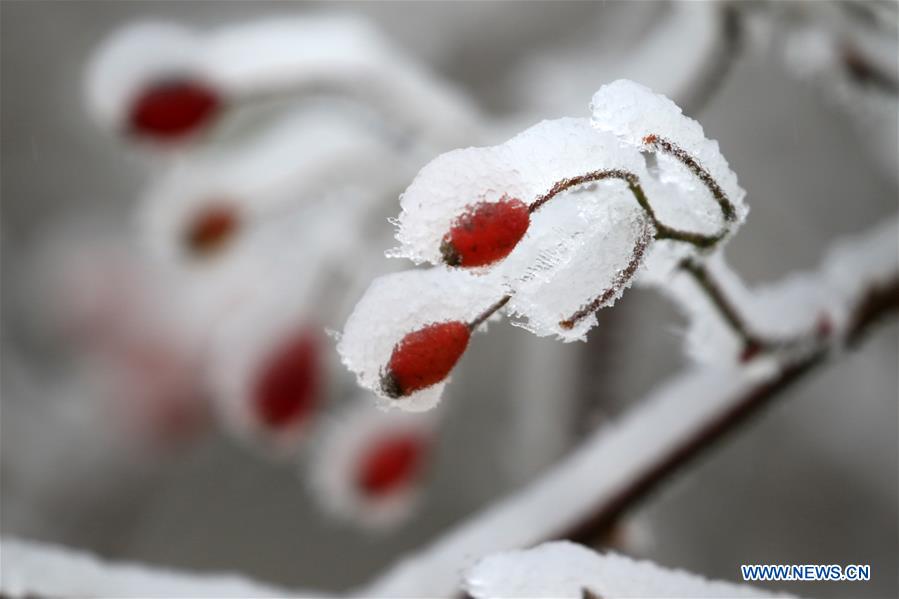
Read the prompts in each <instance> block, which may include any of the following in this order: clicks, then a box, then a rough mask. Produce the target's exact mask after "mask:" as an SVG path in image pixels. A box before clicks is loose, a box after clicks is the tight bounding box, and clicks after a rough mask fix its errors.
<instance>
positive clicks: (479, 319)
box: [468, 295, 512, 331]
mask: <svg viewBox="0 0 899 599" xmlns="http://www.w3.org/2000/svg"><path fill="white" fill-rule="evenodd" d="M510 299H512V296H511V295H504V296H503V297H501V298H500V299H499V301H497V302H496V303H495V304H493V305H492V306H490V307H489V308H487V309H486V310H484V311H483V312H481V313H480V314H478V315H477V316H476V317H475V319H474V320H472V321H471V322H469V323H468V330H470V331H474V330H475V329H476V328H478V327H479V326H481V325H482V324H484V322H486V321H487V319H488V318H490V317H491V316H493V315H494V314H496V312H497V311H498V310H499V309H500V308H502V307H503V306H505V305H506V304H508V303H509V300H510Z"/></svg>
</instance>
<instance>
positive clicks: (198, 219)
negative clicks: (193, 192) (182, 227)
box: [184, 205, 240, 255]
mask: <svg viewBox="0 0 899 599" xmlns="http://www.w3.org/2000/svg"><path fill="white" fill-rule="evenodd" d="M239 224H240V222H239V219H238V216H237V212H236V211H235V210H234V208H233V207H231V206H227V205H216V206H210V207H208V208H205V209H204V210H202V211H201V212H199V213H198V214H196V215H195V216H194V217H193V219H192V220H191V222H190V224H189V226H188V228H187V231H186V232H185V235H184V243H185V244H186V245H187V247H188V249H189V250H190V252H191V253H192V254H195V255H208V254H211V253H212V252H214V251H216V250H219V249H221V248H222V247H223V246H224V245H225V244H226V243H227V242H228V241H229V240H230V239H231V238H232V237H233V236H234V234H235V233H236V232H237V228H238V226H239Z"/></svg>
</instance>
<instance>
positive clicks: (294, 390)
mask: <svg viewBox="0 0 899 599" xmlns="http://www.w3.org/2000/svg"><path fill="white" fill-rule="evenodd" d="M319 386H320V372H319V355H318V343H317V339H316V337H315V335H314V334H311V333H310V332H308V331H303V332H301V333H299V334H297V335H295V336H294V337H292V338H290V339H288V340H287V341H286V342H285V343H283V344H282V345H281V346H280V347H278V348H277V349H276V350H275V351H274V352H272V354H271V355H270V356H269V357H268V360H266V362H265V364H264V366H263V368H262V372H261V373H260V375H259V377H258V378H257V379H256V382H255V386H254V393H253V402H254V406H253V407H254V411H255V413H256V416H257V417H258V418H259V420H260V421H261V422H262V423H263V424H265V425H266V426H269V427H271V428H273V429H278V428H282V427H287V426H290V425H292V424H296V423H298V422H300V421H302V420H304V419H306V418H308V417H309V416H310V414H311V412H312V410H313V408H314V407H315V403H316V400H317V399H318V392H319Z"/></svg>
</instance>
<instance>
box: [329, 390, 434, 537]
mask: <svg viewBox="0 0 899 599" xmlns="http://www.w3.org/2000/svg"><path fill="white" fill-rule="evenodd" d="M433 414H434V412H431V413H429V414H406V413H402V412H396V411H391V412H384V411H383V410H379V409H377V408H375V407H373V406H372V405H371V403H370V402H369V401H368V398H364V399H363V398H358V399H356V400H355V401H354V402H353V403H352V405H350V406H348V407H347V408H345V409H343V410H341V411H339V412H337V413H336V414H334V415H332V416H330V417H329V418H328V420H327V422H326V423H325V426H323V427H322V428H321V429H320V430H319V431H318V433H317V434H316V437H317V438H316V440H315V441H316V443H315V449H314V452H313V457H312V460H313V461H312V467H311V484H312V487H313V491H314V492H315V494H316V497H317V499H318V500H319V502H320V503H321V506H322V507H323V508H324V509H325V510H327V511H328V512H329V513H331V514H332V515H333V516H334V517H336V518H339V519H341V520H346V521H349V522H353V523H355V524H358V525H360V526H363V527H366V528H369V529H386V528H390V527H393V526H397V525H399V524H400V523H402V522H403V521H405V520H406V519H407V518H408V517H409V516H411V515H412V513H413V512H414V508H415V507H416V505H417V504H418V500H419V499H420V496H421V491H422V488H423V487H422V483H423V480H424V474H425V473H426V471H427V469H428V468H427V467H428V464H429V462H430V461H431V452H432V447H433V445H434V433H435V424H436V421H435V418H434V417H433Z"/></svg>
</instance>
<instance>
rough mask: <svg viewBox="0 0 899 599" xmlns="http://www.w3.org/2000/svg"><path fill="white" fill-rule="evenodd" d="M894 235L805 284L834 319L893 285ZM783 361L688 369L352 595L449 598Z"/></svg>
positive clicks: (885, 234)
mask: <svg viewBox="0 0 899 599" xmlns="http://www.w3.org/2000/svg"><path fill="white" fill-rule="evenodd" d="M896 234H897V223H896V219H895V218H894V219H891V221H890V222H889V223H887V224H884V225H881V226H880V227H878V228H876V229H875V230H874V231H873V232H871V234H870V235H867V236H862V237H860V238H859V239H857V240H855V241H852V242H847V243H846V244H845V245H842V246H841V247H840V249H838V250H837V251H835V252H834V254H833V255H831V256H830V257H829V258H827V260H826V261H825V262H824V264H823V265H822V266H821V268H820V269H819V270H818V272H817V274H812V275H808V276H809V277H813V278H814V279H815V280H816V281H818V283H817V284H818V285H820V286H822V287H823V288H826V289H830V290H831V292H834V291H836V294H835V295H834V297H832V298H831V299H829V300H827V301H828V304H829V305H830V306H831V307H832V308H839V310H836V311H835V312H836V313H839V314H847V313H849V312H851V303H852V302H855V301H858V300H859V298H860V297H861V296H860V294H861V293H863V292H864V290H866V289H868V288H870V287H871V286H872V285H874V286H877V285H882V284H883V283H884V282H885V281H886V280H887V278H888V277H889V278H891V279H892V280H895V277H896V276H897V273H899V256H897V250H896V244H897V236H896ZM790 281H791V279H787V281H786V283H785V284H784V286H783V287H778V286H772V287H771V288H770V290H769V292H768V293H769V294H770V296H769V300H768V301H769V302H770V303H769V304H768V306H769V310H770V311H771V312H772V313H776V312H777V306H778V301H776V300H779V301H780V302H783V304H784V305H785V306H791V305H792V304H793V302H794V299H795V298H794V289H795V287H794V285H793V283H791V282H790ZM838 322H842V321H841V320H838ZM836 331H837V333H836V335H837V339H836V341H839V339H840V335H843V334H845V328H844V326H837V328H836ZM786 359H789V357H787V358H786ZM783 360H784V358H781V359H780V360H779V359H778V358H776V357H772V358H770V359H767V360H765V361H764V362H765V364H763V366H764V368H760V367H758V365H751V366H749V367H740V366H739V365H737V364H730V365H723V364H710V365H703V366H696V365H694V366H692V367H691V368H690V369H689V370H687V371H686V372H684V373H683V374H680V375H678V376H675V377H674V378H672V379H670V380H668V381H666V382H664V383H663V384H661V385H660V386H659V387H658V388H657V390H656V391H655V392H653V393H651V394H650V395H649V397H647V398H645V399H643V400H642V401H640V402H638V403H636V404H635V405H636V407H635V408H634V409H632V410H631V411H629V412H628V413H627V414H625V416H624V417H623V418H621V419H620V420H619V421H618V422H617V423H614V424H611V425H609V426H607V427H605V428H603V429H600V430H598V431H596V432H595V433H593V434H592V435H591V436H590V437H589V438H588V439H587V440H586V441H585V442H584V443H583V444H582V445H581V446H580V447H578V448H577V449H576V450H575V451H573V452H572V453H571V454H570V455H569V456H568V457H566V458H565V459H564V460H562V461H561V462H560V463H559V464H558V465H557V466H555V467H554V468H553V469H552V470H550V471H549V472H548V473H546V474H545V475H543V476H542V477H541V478H539V479H538V480H536V481H535V482H533V483H531V484H530V485H528V486H527V487H525V488H524V489H522V490H521V491H519V492H516V493H514V494H513V495H511V496H509V497H507V498H506V499H504V500H502V501H500V502H498V503H494V504H493V505H491V506H490V507H488V508H486V509H485V510H483V511H481V512H480V513H478V514H475V515H474V516H472V517H471V518H469V519H468V520H466V521H465V522H462V523H461V524H459V525H458V526H456V527H455V528H454V529H453V530H451V531H450V532H448V533H447V534H446V535H444V536H443V537H441V538H440V539H438V540H437V541H435V542H434V543H432V544H431V545H430V546H429V547H426V548H424V549H421V550H419V551H418V552H417V553H416V554H414V555H411V556H408V557H406V558H405V559H403V560H401V561H399V562H398V563H397V564H396V565H395V566H394V567H393V568H392V569H390V570H388V571H387V572H386V573H384V574H383V575H381V576H380V577H379V578H378V579H376V580H374V581H373V582H372V583H371V584H369V585H368V586H366V587H364V588H363V589H360V590H359V592H358V593H359V595H360V596H366V597H367V596H390V597H415V596H420V595H421V594H428V595H441V596H449V595H450V594H451V593H453V592H454V590H455V589H456V588H457V585H458V584H459V580H460V573H461V572H462V571H463V570H465V569H466V568H468V567H470V566H471V565H473V564H474V563H475V561H476V560H477V559H479V558H481V557H483V556H486V555H489V554H491V553H494V552H497V551H507V550H512V549H519V548H521V547H528V546H531V545H533V544H535V543H539V542H543V541H545V540H546V539H551V538H554V537H555V536H556V535H559V534H563V533H564V532H566V531H567V530H569V529H570V528H571V527H573V526H574V525H576V524H578V523H580V522H583V521H584V519H585V518H586V517H587V516H589V515H591V514H595V513H596V511H597V509H599V508H600V507H602V506H604V505H606V504H607V502H609V501H611V500H612V499H613V498H614V497H615V496H616V494H617V493H619V492H620V491H621V490H622V489H624V488H625V487H627V486H628V485H629V484H632V483H633V482H634V481H636V480H639V479H640V477H641V476H643V475H644V473H646V472H647V471H648V470H649V469H651V468H653V467H654V465H656V464H658V463H659V462H660V461H661V460H663V459H665V458H667V456H670V455H671V453H672V452H673V451H675V450H677V448H679V447H681V446H682V445H683V444H684V443H685V442H687V441H688V440H689V439H691V438H693V436H694V435H695V434H696V433H697V431H700V430H703V429H704V428H705V427H706V426H708V425H709V423H712V422H714V421H715V420H716V419H717V418H718V417H719V416H720V415H721V414H723V413H725V412H727V411H728V410H730V409H731V408H733V406H734V405H735V403H736V402H737V401H739V400H740V399H742V398H743V397H744V395H745V394H746V393H747V392H749V391H750V390H752V389H754V388H756V387H757V386H758V385H761V384H764V383H765V382H766V381H768V380H771V378H773V377H775V376H776V375H777V373H778V372H780V371H781V369H782V368H783V367H784V366H786V365H787V363H785V362H784V361H783ZM572 489H577V492H576V493H573V492H572Z"/></svg>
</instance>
